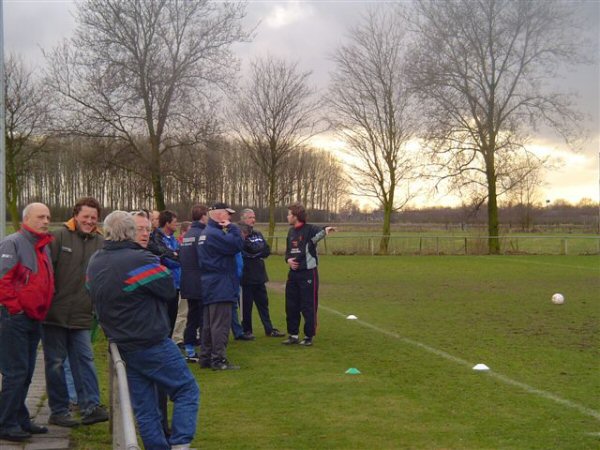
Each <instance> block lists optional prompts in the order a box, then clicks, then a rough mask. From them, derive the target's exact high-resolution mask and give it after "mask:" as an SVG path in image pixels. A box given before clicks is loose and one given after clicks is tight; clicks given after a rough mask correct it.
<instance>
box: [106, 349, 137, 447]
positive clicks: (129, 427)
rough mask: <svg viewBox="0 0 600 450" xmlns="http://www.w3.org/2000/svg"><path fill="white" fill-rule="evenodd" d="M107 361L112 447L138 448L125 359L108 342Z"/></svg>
mask: <svg viewBox="0 0 600 450" xmlns="http://www.w3.org/2000/svg"><path fill="white" fill-rule="evenodd" d="M109 353H110V358H109V362H108V367H109V369H108V370H109V373H110V420H111V423H110V429H111V433H112V437H113V447H112V448H113V449H125V450H140V446H139V445H138V440H137V435H136V432H135V419H134V417H133V408H132V407H131V398H130V395H129V385H128V384H127V372H126V370H125V361H123V360H122V359H121V354H120V353H119V349H118V348H117V345H116V344H114V343H113V344H110V347H109Z"/></svg>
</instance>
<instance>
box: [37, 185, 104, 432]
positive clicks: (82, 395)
mask: <svg viewBox="0 0 600 450" xmlns="http://www.w3.org/2000/svg"><path fill="white" fill-rule="evenodd" d="M100 209H101V208H100V204H99V203H98V201H97V200H96V199H94V198H92V197H85V198H82V199H80V200H79V201H78V202H77V203H76V204H75V207H74V208H73V216H72V217H71V219H70V220H68V221H67V222H66V223H65V224H64V226H63V227H61V228H60V229H59V230H57V231H54V232H53V233H52V234H53V235H54V240H53V241H52V244H50V250H51V253H52V264H53V266H54V274H55V277H56V293H55V295H54V299H53V300H52V306H51V307H50V311H48V316H47V317H46V320H45V321H44V324H43V327H42V331H43V334H42V343H43V345H44V362H45V366H46V367H45V368H46V391H47V393H48V405H49V406H50V418H49V419H48V423H51V424H53V425H58V426H62V427H73V426H76V425H78V424H79V422H78V421H77V420H75V419H73V418H72V417H71V414H70V412H69V393H68V390H67V383H66V381H65V360H66V359H67V358H68V359H69V365H70V367H71V373H72V374H73V381H74V383H75V389H76V391H77V402H78V405H79V411H80V413H81V416H82V419H81V423H83V424H84V425H91V424H94V423H97V422H105V421H107V420H108V413H107V412H106V409H105V408H104V407H103V406H101V405H100V389H99V386H98V376H97V375H96V367H95V365H94V352H93V351H92V344H91V329H92V327H93V317H92V302H91V299H90V296H89V294H88V292H87V291H86V289H85V270H86V267H87V263H88V261H89V260H90V257H91V256H92V254H93V253H94V252H96V250H99V249H100V248H102V245H103V242H104V238H103V237H102V235H101V234H100V231H99V230H98V220H99V219H100V212H101V211H100Z"/></svg>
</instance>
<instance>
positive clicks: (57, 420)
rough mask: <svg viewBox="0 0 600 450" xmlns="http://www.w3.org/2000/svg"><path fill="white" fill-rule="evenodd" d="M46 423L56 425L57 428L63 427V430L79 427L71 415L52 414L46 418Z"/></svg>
mask: <svg viewBox="0 0 600 450" xmlns="http://www.w3.org/2000/svg"><path fill="white" fill-rule="evenodd" d="M48 423H49V424H50V425H56V426H58V427H65V428H73V427H77V426H79V422H78V421H76V420H75V419H73V417H72V416H71V414H64V415H62V416H59V415H56V414H52V415H51V416H50V417H49V418H48Z"/></svg>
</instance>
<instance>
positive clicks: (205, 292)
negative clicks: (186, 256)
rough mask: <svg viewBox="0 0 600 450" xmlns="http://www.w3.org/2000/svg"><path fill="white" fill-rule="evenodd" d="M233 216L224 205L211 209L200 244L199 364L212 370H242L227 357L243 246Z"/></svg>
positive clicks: (214, 206)
mask: <svg viewBox="0 0 600 450" xmlns="http://www.w3.org/2000/svg"><path fill="white" fill-rule="evenodd" d="M233 213H235V211H234V210H233V209H230V208H229V206H227V205H226V204H225V203H215V204H214V205H213V206H211V207H210V209H209V212H208V217H209V219H208V224H207V225H206V228H205V229H204V231H202V234H201V235H200V239H199V242H198V255H199V257H200V267H201V272H202V278H201V279H202V301H203V304H204V311H203V312H202V314H203V322H202V352H201V353H200V365H201V366H202V367H212V368H213V370H232V369H239V367H238V366H234V365H232V364H230V363H229V362H228V361H227V356H226V350H227V341H228V339H229V327H230V326H231V311H232V304H234V303H237V301H238V297H239V292H240V279H239V277H238V274H237V264H236V254H237V253H240V252H241V251H242V247H243V245H244V241H243V239H242V235H241V233H240V229H239V228H238V226H237V225H235V224H233V223H231V221H230V217H231V214H233Z"/></svg>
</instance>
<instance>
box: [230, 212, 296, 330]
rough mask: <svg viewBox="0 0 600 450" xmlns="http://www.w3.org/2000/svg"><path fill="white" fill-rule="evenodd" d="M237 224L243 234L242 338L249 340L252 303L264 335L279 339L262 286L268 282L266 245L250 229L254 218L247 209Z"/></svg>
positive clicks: (264, 241) (265, 292)
mask: <svg viewBox="0 0 600 450" xmlns="http://www.w3.org/2000/svg"><path fill="white" fill-rule="evenodd" d="M240 222H241V223H242V224H244V225H245V226H246V227H248V229H247V233H242V235H243V236H244V250H243V251H242V257H243V258H244V269H243V273H242V281H241V284H242V326H243V327H244V334H246V335H249V336H252V335H253V334H252V305H253V304H254V303H256V309H258V315H259V317H260V320H261V322H262V324H263V328H264V330H265V334H266V335H267V336H269V337H282V336H285V334H284V333H282V332H280V331H279V330H278V329H277V328H275V327H273V323H271V316H270V314H269V297H268V296H267V288H266V286H265V283H266V282H267V281H269V278H268V277H267V269H266V268H265V261H264V260H265V258H267V257H268V256H269V255H270V254H271V249H270V248H269V244H268V243H267V241H266V240H265V238H264V236H263V235H262V233H261V232H260V231H257V230H255V229H254V224H255V223H256V214H255V213H254V211H253V210H251V209H250V208H246V209H244V210H242V213H241V214H240Z"/></svg>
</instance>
